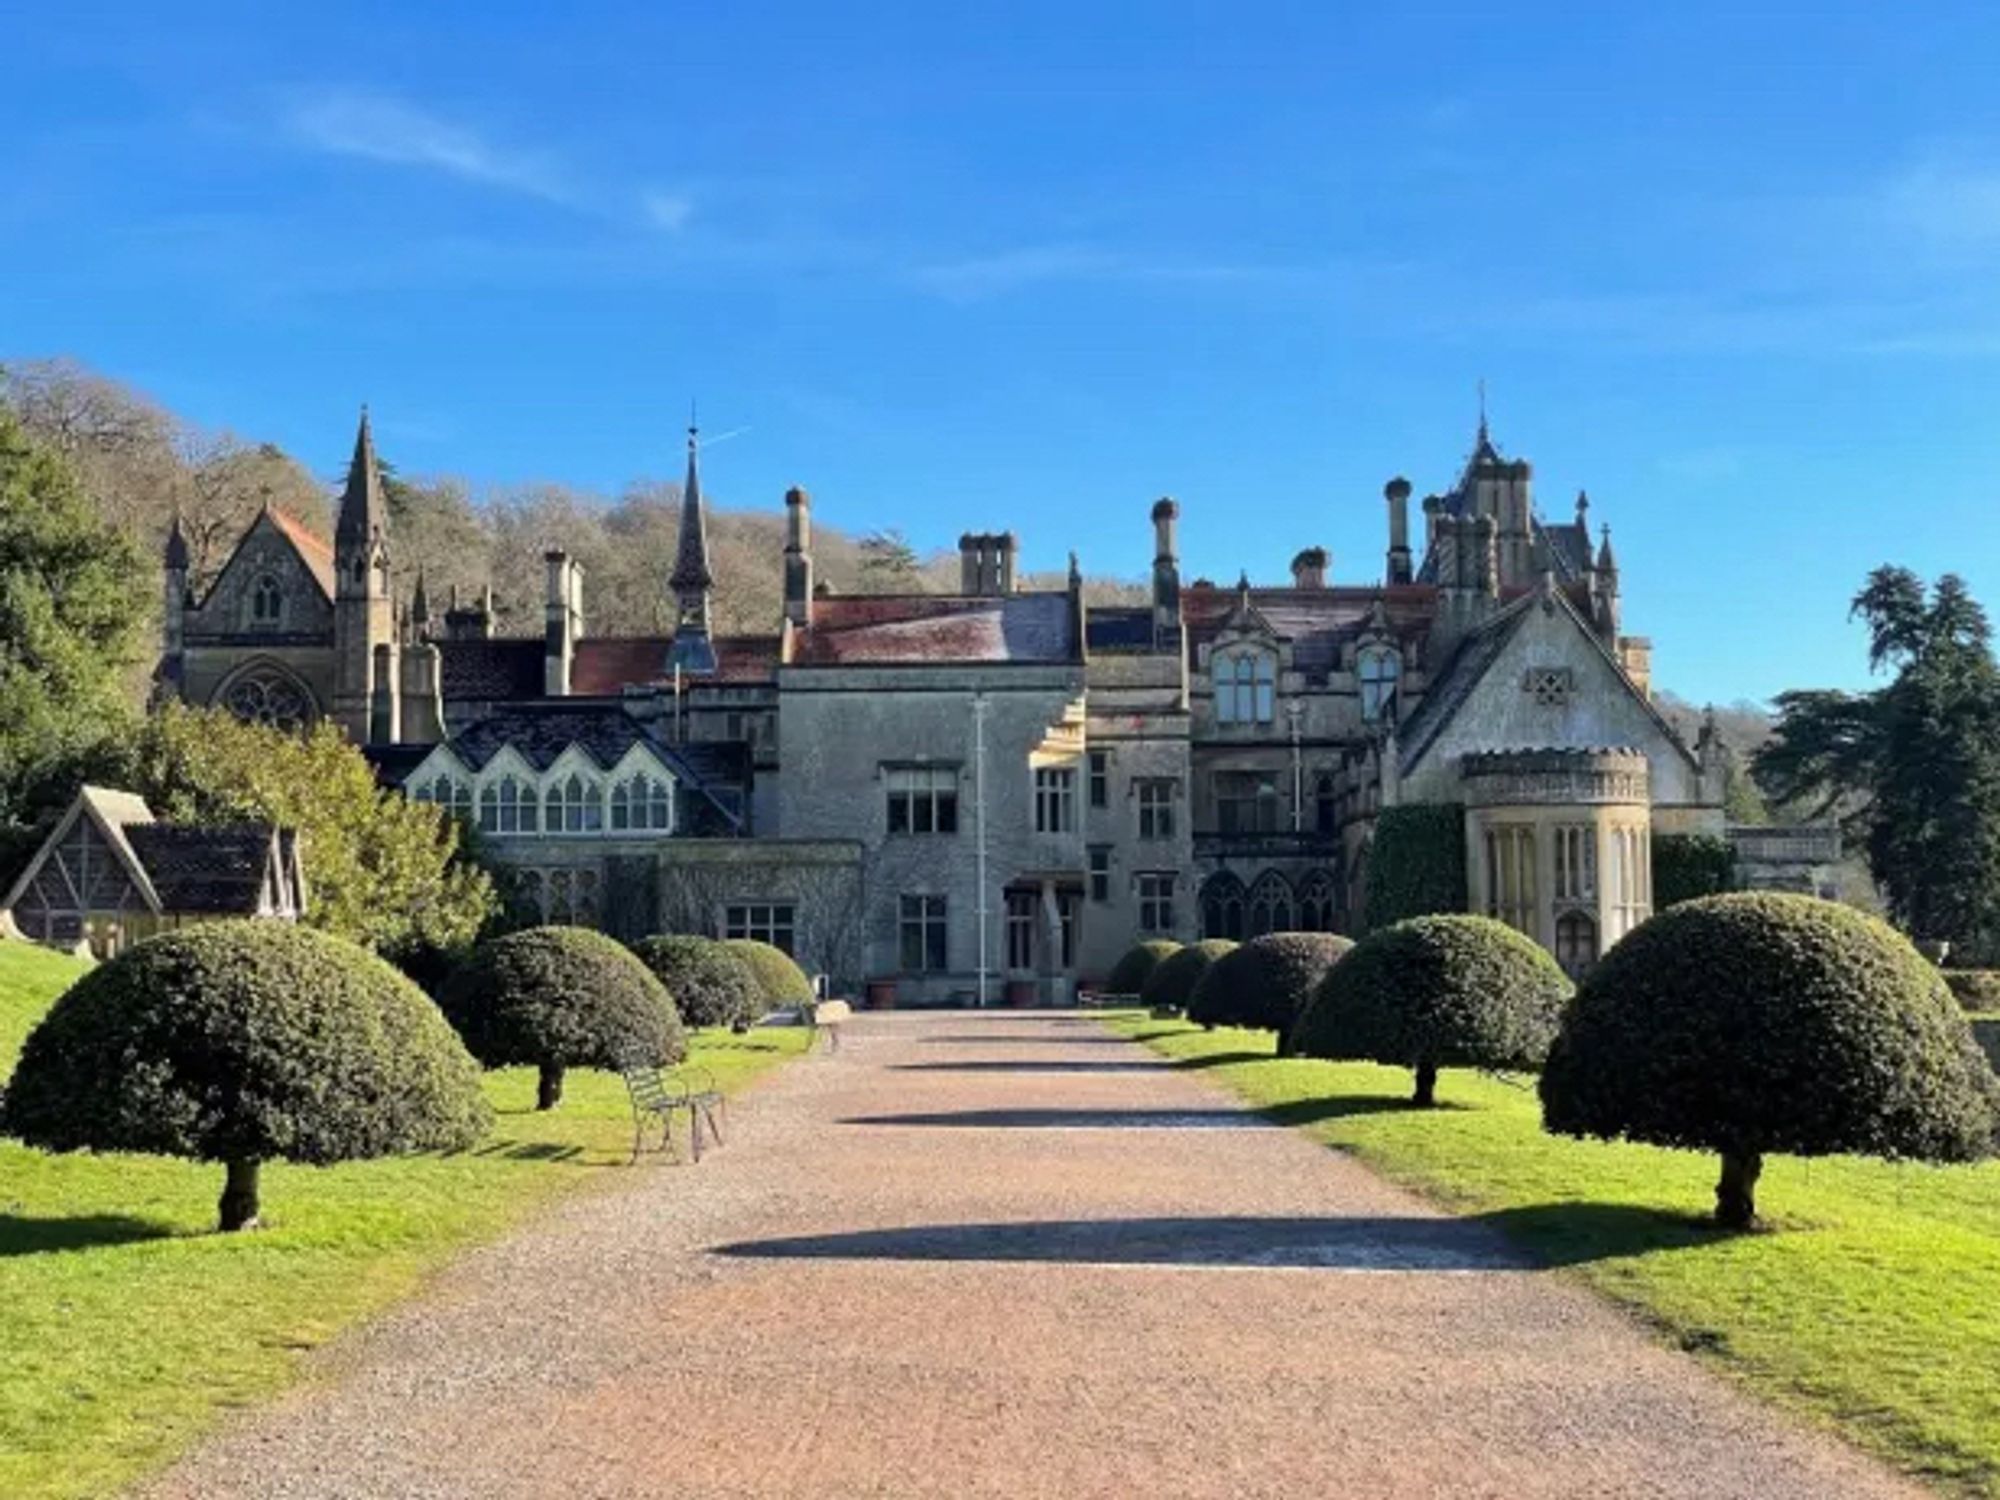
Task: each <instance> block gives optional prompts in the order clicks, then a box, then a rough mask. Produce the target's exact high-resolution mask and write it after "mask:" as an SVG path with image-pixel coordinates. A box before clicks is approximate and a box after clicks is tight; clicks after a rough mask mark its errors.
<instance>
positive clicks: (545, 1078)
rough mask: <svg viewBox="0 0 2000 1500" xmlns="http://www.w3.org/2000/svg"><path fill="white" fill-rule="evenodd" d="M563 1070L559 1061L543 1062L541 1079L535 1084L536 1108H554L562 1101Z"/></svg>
mask: <svg viewBox="0 0 2000 1500" xmlns="http://www.w3.org/2000/svg"><path fill="white" fill-rule="evenodd" d="M562 1085H563V1070H562V1066H561V1065H560V1064H559V1063H543V1064H542V1077H541V1081H540V1082H539V1083H538V1084H537V1085H536V1086H535V1108H536V1109H554V1108H555V1107H556V1106H557V1105H558V1104H560V1103H562Z"/></svg>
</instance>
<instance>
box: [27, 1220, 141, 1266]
mask: <svg viewBox="0 0 2000 1500" xmlns="http://www.w3.org/2000/svg"><path fill="white" fill-rule="evenodd" d="M176 1233H177V1231H176V1230H175V1229H174V1228H173V1226H172V1225H170V1224H159V1223H155V1222H153V1221H152V1220H150V1219H135V1218H132V1217H130V1216H129V1215H126V1214H77V1215H75V1216H73V1217H69V1218H58V1219H37V1218H31V1217H30V1216H28V1215H26V1214H0V1259H5V1258H7V1257H10V1256H15V1255H46V1254H48V1253H49V1252H51V1251H56V1250H89V1249H91V1248H93V1247H94V1246H98V1245H129V1244H133V1243H135V1242H137V1241H139V1240H165V1239H171V1238H173V1236H174V1235H175V1234H176Z"/></svg>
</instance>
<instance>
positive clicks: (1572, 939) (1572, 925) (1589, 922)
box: [1556, 911, 1597, 979]
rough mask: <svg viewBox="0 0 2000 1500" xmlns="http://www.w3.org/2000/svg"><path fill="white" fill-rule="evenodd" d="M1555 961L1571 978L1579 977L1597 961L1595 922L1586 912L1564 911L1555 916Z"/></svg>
mask: <svg viewBox="0 0 2000 1500" xmlns="http://www.w3.org/2000/svg"><path fill="white" fill-rule="evenodd" d="M1556 962H1557V963H1559V964H1561V965H1562V966H1563V972H1564V973H1566V974H1567V975H1569V977H1570V978H1571V979H1581V978H1583V976H1584V974H1585V973H1586V972H1588V970H1589V968H1590V966H1591V965H1592V964H1594V963H1596V962H1597V922H1596V919H1594V918H1593V917H1592V916H1591V915H1590V914H1589V913H1588V912H1581V911H1566V912H1564V913H1563V914H1562V915H1561V916H1560V917H1557V918H1556Z"/></svg>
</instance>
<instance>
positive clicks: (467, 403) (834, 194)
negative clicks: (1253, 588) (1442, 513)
mask: <svg viewBox="0 0 2000 1500" xmlns="http://www.w3.org/2000/svg"><path fill="white" fill-rule="evenodd" d="M280 12H284V13H283V14H280ZM7 30H8V38H7V44H6V45H5V47H0V138H4V139H5V140H6V141H7V143H8V146H7V152H6V157H5V165H4V173H5V180H6V183H7V187H6V190H5V191H4V192H0V354H16V355H39V354H53V353H67V354H72V355H74V356H76V357H78V358H80V359H82V360H84V361H86V362H88V363H90V364H92V365H94V366H97V367H99V368H101V369H103V370H105V371H106V372H108V373H111V374H113V375H116V376H119V377H121V378H124V379H127V380H130V381H133V382H136V383H137V384H139V385H141V386H143V387H145V388H146V389H148V390H150V391H151V392H153V393H154V394H155V395H157V396H158V397H159V398H160V399H162V400H163V401H165V402H166V403H168V404H169V405H170V406H172V407H174V408H175V409H176V410H178V411H180V412H182V413H184V414H186V415H188V416H191V417H193V418H195V419H197V420H200V421H203V422H206V423H210V424H213V425H216V426H226V427H229V428H232V429H234V430H236V431H238V432H241V433H243V434H245V435H248V436H253V437H257V438H268V439H271V440H274V441H277V442H279V443H282V444H283V445H284V446H286V447H287V448H289V449H291V450H292V451H294V452H295V453H297V454H299V455H300V456H301V457H302V458H304V459H305V460H306V461H307V462H308V463H310V464H312V465H314V466H315V467H316V468H318V469H320V470H321V471H323V472H326V473H328V474H329V475H331V474H332V473H333V472H335V471H336V470H337V469H338V467H339V466H340V464H341V462H342V461H343V460H344V456H345V453H346V451H347V448H348V445H349V443H350V440H351V431H352V421H353V414H354V409H355V407H356V405H357V404H358V403H359V402H361V401H362V400H364V399H365V400H367V401H369V402H370V403H371V404H372V406H373V408H374V411H375V413H376V417H377V432H378V436H379V438H380V441H381V443H382V446H383V448H384V450H385V451H386V452H387V453H388V454H389V455H390V456H391V457H392V458H393V459H394V460H395V461H396V462H397V463H398V464H399V465H400V466H401V467H402V468H404V469H405V470H408V471H412V472H430V471H449V472H454V473H462V474H465V475H468V476H470V477H472V478H474V479H475V480H478V481H483V482H496V483H502V482H511V481H527V480H536V479H550V480H559V481H565V482H569V483H573V484H578V485H583V486H589V487H595V488H601V489H613V488H615V487H616V486H618V485H619V484H621V483H622V482H624V481H626V480H628V479H631V478H634V477H637V476H640V475H644V474H668V475H670V474H672V473H674V472H675V471H676V469H677V467H678V463H679V442H680V431H679V429H680V428H681V426H682V425H683V423H684V421H685V415H684V414H685V411H686V407H687V402H688V399H689V397H690V396H698V397H699V399H700V403H701V410H702V414H703V421H704V424H705V425H706V426H708V427H709V428H710V429H711V430H723V429H734V428H747V429H749V430H748V431H747V432H745V433H743V434H742V435H741V436H740V437H738V438H736V439H735V440H734V441H732V442H730V443H728V444H726V445H721V446H718V447H716V448H715V449H714V450H713V451H712V453H711V455H710V457H709V460H708V462H707V464H706V466H705V470H704V476H705V480H706V482H707V484H708V487H709V489H710V490H711V492H712V493H713V495H714V496H715V498H716V500H717V501H718V503H721V504H725V505H762V506H775V505H776V504H777V503H778V499H779V497H780V495H781V494H782V492H783V490H784V488H785V486H786V485H787V484H790V483H793V482H799V483H803V484H805V485H807V486H808V487H809V488H811V489H812V490H813V492H814V495H815V499H816V503H817V506H818V514H819V515H820V517H821V518H822V519H823V520H825V521H827V522H829V523H831V524H835V525H839V526H842V527H845V528H848V529H851V530H857V531H859V530H865V529H868V528H870V527H875V526H900V527H902V528H903V529H904V530H905V531H906V532H907V533H908V534H909V535H910V537H911V538H912V540H913V541H915V542H916V543H918V545H919V546H921V547H925V548H929V547H932V546H941V545H948V544H949V543H950V542H951V541H952V540H953V539H954V538H955V537H956V536H957V534H958V533H959V532H960V531H962V530H965V529H968V528H973V529H988V528H998V527H1002V526H1011V527H1013V528H1014V529H1015V530H1016V531H1018V532H1019V533H1020V534H1021V536H1022V538H1023V545H1024V549H1025V553H1026V562H1027V564H1028V565H1029V566H1030V567H1036V568H1045V567H1056V566H1060V565H1061V562H1062V559H1063V555H1064V553H1065V551H1066V550H1067V549H1068V548H1070V547H1075V548H1076V549H1077V550H1078V551H1079V552H1080V553H1081V555H1082V558H1083V561H1084V565H1085V566H1086V568H1087V569H1089V570H1091V571H1094V572H1106V573H1120V574H1129V575H1137V574H1139V573H1140V572H1142V571H1143V570H1144V569H1145V568H1146V566H1147V564H1148V561H1149V559H1150V550H1151V549H1150V530H1149V527H1148V524H1147V520H1146V515H1147V510H1148V508H1149V506H1150V505H1151V503H1152V501H1153V499H1154V498H1155V497H1157V496H1158V495H1160V494H1174V495H1176V496H1178V497H1179V498H1180V500H1181V502H1182V506H1183V515H1184V519H1183V524H1182V529H1183V549H1184V562H1185V565H1186V567H1187V569H1188V571H1189V575H1190V576H1193V575H1196V574H1204V573H1205V574H1209V575H1211V576H1214V577H1216V578H1218V579H1220V578H1225V577H1226V578H1233V577H1234V576H1235V575H1236V572H1237V570H1238V569H1239V568H1240V567H1247V568H1248V569H1249V570H1250V571H1251V574H1252V576H1253V577H1257V578H1260V579H1268V580H1271V581H1277V580H1279V579H1281V578H1282V577H1283V576H1284V570H1285V567H1286V564H1287V562H1288V560H1289V559H1290V557H1291V555H1292V553H1293V552H1295V551H1296V550H1297V549H1298V548H1300V547H1301V546H1304V545H1307V544H1309V543H1317V544H1321V545H1324V546H1327V547H1329V548H1330V549H1331V550H1332V552H1333V556H1334V574H1335V576H1336V578H1337V579H1340V580H1343V581H1346V580H1352V581H1364V580H1370V579H1373V578H1375V577H1378V576H1379V574H1380V570H1381V551H1382V546H1383V529H1384V522H1383V506H1382V500H1381V487H1382V483H1383V481H1384V480H1385V479H1387V478H1388V477H1389V476H1390V475H1392V474H1395V473H1399V472H1401V473H1406V474H1408V475H1409V477H1410V478H1411V480H1412V481H1413V482H1414V483H1415V485H1416V486H1417V493H1418V495H1419V496H1421V495H1422V494H1423V493H1424V492H1425V491H1426V490H1429V489H1434V488H1441V487H1443V486H1444V485H1446V484H1447V483H1448V482H1449V481H1450V480H1451V478H1452V477H1453V475H1454V473H1455V471H1456V468H1457V466H1458V464H1459V463H1460V461H1461V460H1462V457H1463V455H1464V453H1465V451H1466V450H1467V448H1468V447H1469V445H1470V442H1471V438H1472V432H1473V426H1474V422H1475V419H1476V405H1475V402H1476V396H1475V391H1476V388H1477V383H1478V382H1479V381H1480V380H1481V379H1484V381H1485V382H1486V385H1487V389H1488V393H1489V396H1488V400H1489V407H1490V411H1491V414H1492V422H1493V429H1494V435H1495V437H1496V438H1497V439H1498V441H1499V442H1500V444H1501V446H1502V447H1503V448H1504V449H1505V450H1507V451H1508V452H1509V453H1512V454H1517V455H1521V456H1526V457H1529V458H1531V459H1533V460H1534V462H1535V466H1536V476H1537V494H1538V498H1539V500H1540V502H1541V504H1542V506H1543V508H1544V509H1545V511H1547V512H1548V513H1550V514H1552V515H1558V516H1560V515H1564V514H1566V513H1567V512H1568V510H1569V508H1570V505H1571V502H1572V500H1573V497H1574V494H1575V491H1576V490H1577V488H1578V487H1579V486H1583V487H1587V488H1588V489H1589V491H1590V493H1591V496H1592V500H1593V509H1594V515H1595V516H1596V517H1597V518H1599V519H1603V520H1607V521H1609V522H1610V523H1611V524H1612V527H1613V535H1614V539H1615V543H1616V545H1617V547H1618V550H1619V554H1620V559H1621V562H1622V564H1623V567H1624V577H1625V592H1626V621H1627V625H1628V628H1630V629H1632V630H1635V631H1639V632H1644V633H1648V634H1650V635H1652V637H1653V638H1654V642H1655V666H1656V671H1657V675H1658V678H1659V680H1660V681H1661V682H1662V683H1663V684H1664V685H1666V686H1669V687H1671V688H1673V689H1675V690H1676V691H1679V692H1681V693H1684V694H1687V695H1690V696H1693V697H1696V698H1713V699H1716V700H1718V701H1723V700H1729V699H1734V698H1737V697H1763V696H1767V695H1768V694H1770V693H1772V692H1775V691H1777V690H1779V689H1782V688H1784V687H1787V686H1803V685H1827V684H1858V683H1859V682H1861V681H1862V680H1863V678H1864V663H1863V661H1862V653H1861V648H1860V644H1859V640H1858V637H1857V635H1856V633H1855V632H1854V630H1853V629H1852V628H1851V627H1849V626H1847V625H1846V624H1845V623H1844V617H1845V612H1846V603H1847V600H1848V598H1849V597H1850V596H1851V595H1852V593H1853V591H1854V589H1855V587H1856V586H1857V584H1858V583H1859V581H1860V578H1861V576H1862V574H1863V573H1864V572H1865V571H1866V570H1867V569H1868V568H1869V567H1871V566H1873V565H1874V564H1876V563H1878V562H1881V561H1887V560H1892V561H1898V562H1902V563H1906V564H1908V565H1909V566H1912V567H1915V568H1917V569H1919V570H1920V571H1923V572H1925V573H1935V572H1938V571H1941V570H1944V569H1948V568H1949V569H1956V570H1958V571H1959V572H1961V573H1963V574H1965V575H1966V576H1967V577H1968V578H1969V579H1970V580H1971V582H1972V584H1973V586H1974V588H1975V590H1976V591H1979V592H1981V593H1983V594H1985V595H1986V596H1987V597H1988V599H1989V602H1991V603H1993V604H1995V605H1996V606H2000V533H1996V529H1995V527H1994V526H1993V525H1992V524H1991V520H1990V517H1991V513H1992V510H1993V506H1994V503H1995V500H1996V498H2000V496H1996V492H1995V476H1996V474H2000V400H1996V397H2000V276H1997V275H1996V274H1995V273H1996V270H2000V93H1996V91H1995V90H1994V89H1993V88H1992V77H1993V76H1994V74H1995V70H1996V67H2000V12H1996V11H1995V10H1994V9H1993V8H1992V7H1991V6H1975V5H1946V4H1931V5H1925V6H1921V7H1890V6H1880V5H1871V6H1843V5H1834V6H1810V7H1809V6H1805V5H1799V6H1795V7H1785V8H1783V9H1757V10H1752V9H1749V8H1746V7H1743V6H1739V5H1726V6H1724V5H1707V4H1699V3H1689V4H1683V5H1679V6H1656V7H1644V8H1641V7H1636V6H1584V5H1581V4H1579V5H1574V6H1541V7H1534V6H1526V5H1509V6H1505V7H1499V6H1495V7H1490V8H1486V7H1482V8H1478V9H1471V8H1468V9H1458V10H1445V9H1438V8H1431V7H1424V6H1418V5H1409V6H1395V7H1386V6H1385V7H1370V8H1368V9H1366V10H1362V9H1359V8H1356V7H1350V6H1328V5H1323V4H1322V5H1302V6H1296V7H1294V6H1277V7H1268V6H1256V5H1237V6H1228V7H1225V6H1175V5H1167V4H1150V5H1133V6H1128V7H1087V6H1079V5H1040V4H1010V5H1006V6H999V7H993V8H990V9H979V10H975V9H973V8H971V7H917V6H895V7H881V8H876V9H861V8H855V9H852V10H848V11H846V12H844V13H838V14H836V13H835V11H834V10H833V9H832V8H830V7H817V6H783V5H780V6H757V5H729V6H709V7H699V8H697V7H685V6H644V5H630V6H620V5H595V6H577V7H567V8H565V7H556V6H551V5H546V4H538V5H513V4H504V3H490V4H484V5H480V6H476V7H474V6H456V5H441V4H440V5H422V6H412V5H407V4H404V5H397V6H393V7H388V6H384V7H375V6H336V5H331V4H328V5H322V6H314V7H268V6H242V7H233V8H230V7H207V6H201V5H183V6H176V7H172V8H169V9H165V10H162V9H160V8H158V7H153V6H145V5H137V4H134V5H129V6H115V5H112V6H97V5H78V6H74V7H47V6H44V7H36V8H34V9H33V10H20V11H17V13H16V14H14V15H13V16H11V17H10V18H9V21H8V23H7Z"/></svg>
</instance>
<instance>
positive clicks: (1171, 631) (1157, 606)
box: [1153, 496, 1181, 648]
mask: <svg viewBox="0 0 2000 1500" xmlns="http://www.w3.org/2000/svg"><path fill="white" fill-rule="evenodd" d="M1180 519H1181V508H1180V506H1179V505H1177V504H1175V503H1174V501H1173V499H1172V498H1171V497H1169V496H1162V497H1161V498H1160V499H1159V500H1158V501H1156V502H1154V505H1153V645H1154V647H1155V648H1158V647H1162V646H1165V645H1167V644H1168V643H1169V642H1177V641H1178V640H1179V639H1180V629H1181V559H1180V539H1179V531H1180Z"/></svg>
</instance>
